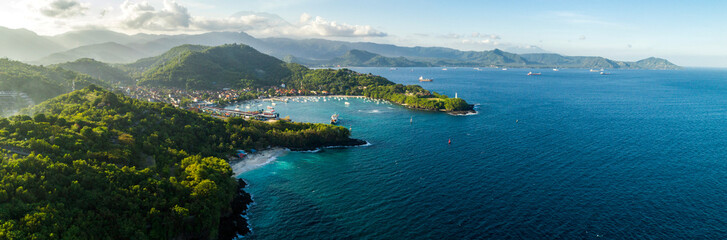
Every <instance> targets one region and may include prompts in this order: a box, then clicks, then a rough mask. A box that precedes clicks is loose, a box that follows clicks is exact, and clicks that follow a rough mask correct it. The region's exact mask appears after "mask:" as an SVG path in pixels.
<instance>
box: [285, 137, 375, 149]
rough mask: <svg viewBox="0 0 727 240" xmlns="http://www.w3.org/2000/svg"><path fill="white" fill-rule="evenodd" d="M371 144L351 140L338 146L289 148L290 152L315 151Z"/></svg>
mask: <svg viewBox="0 0 727 240" xmlns="http://www.w3.org/2000/svg"><path fill="white" fill-rule="evenodd" d="M367 144H369V142H367V141H364V140H361V139H355V138H349V139H348V140H346V141H345V142H339V143H336V145H325V146H320V147H299V148H288V149H290V151H314V150H318V149H321V148H342V147H357V146H363V145H367Z"/></svg>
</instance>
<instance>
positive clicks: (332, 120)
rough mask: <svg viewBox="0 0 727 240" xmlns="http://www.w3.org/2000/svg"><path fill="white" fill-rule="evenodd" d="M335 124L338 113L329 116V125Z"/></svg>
mask: <svg viewBox="0 0 727 240" xmlns="http://www.w3.org/2000/svg"><path fill="white" fill-rule="evenodd" d="M336 123H338V113H334V114H333V115H331V124H336Z"/></svg>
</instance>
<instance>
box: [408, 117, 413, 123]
mask: <svg viewBox="0 0 727 240" xmlns="http://www.w3.org/2000/svg"><path fill="white" fill-rule="evenodd" d="M412 123H414V116H412V117H410V118H409V124H412Z"/></svg>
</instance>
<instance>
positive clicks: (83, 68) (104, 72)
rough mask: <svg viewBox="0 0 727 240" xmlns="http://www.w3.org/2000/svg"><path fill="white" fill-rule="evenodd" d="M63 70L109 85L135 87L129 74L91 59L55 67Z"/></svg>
mask: <svg viewBox="0 0 727 240" xmlns="http://www.w3.org/2000/svg"><path fill="white" fill-rule="evenodd" d="M54 66H57V67H60V68H63V69H67V70H71V71H76V72H79V73H84V74H87V75H89V76H92V77H94V78H96V79H98V80H101V81H103V82H105V83H107V84H109V85H122V86H125V85H133V84H135V82H134V81H133V80H132V79H131V77H129V75H128V74H126V73H125V72H123V71H121V70H119V69H118V68H115V67H112V66H109V65H108V64H106V63H103V62H99V61H96V60H94V59H90V58H82V59H78V60H76V61H73V62H66V63H61V64H57V65H54Z"/></svg>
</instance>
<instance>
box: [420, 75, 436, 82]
mask: <svg viewBox="0 0 727 240" xmlns="http://www.w3.org/2000/svg"><path fill="white" fill-rule="evenodd" d="M419 81H420V82H431V81H434V79H431V78H424V76H419Z"/></svg>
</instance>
